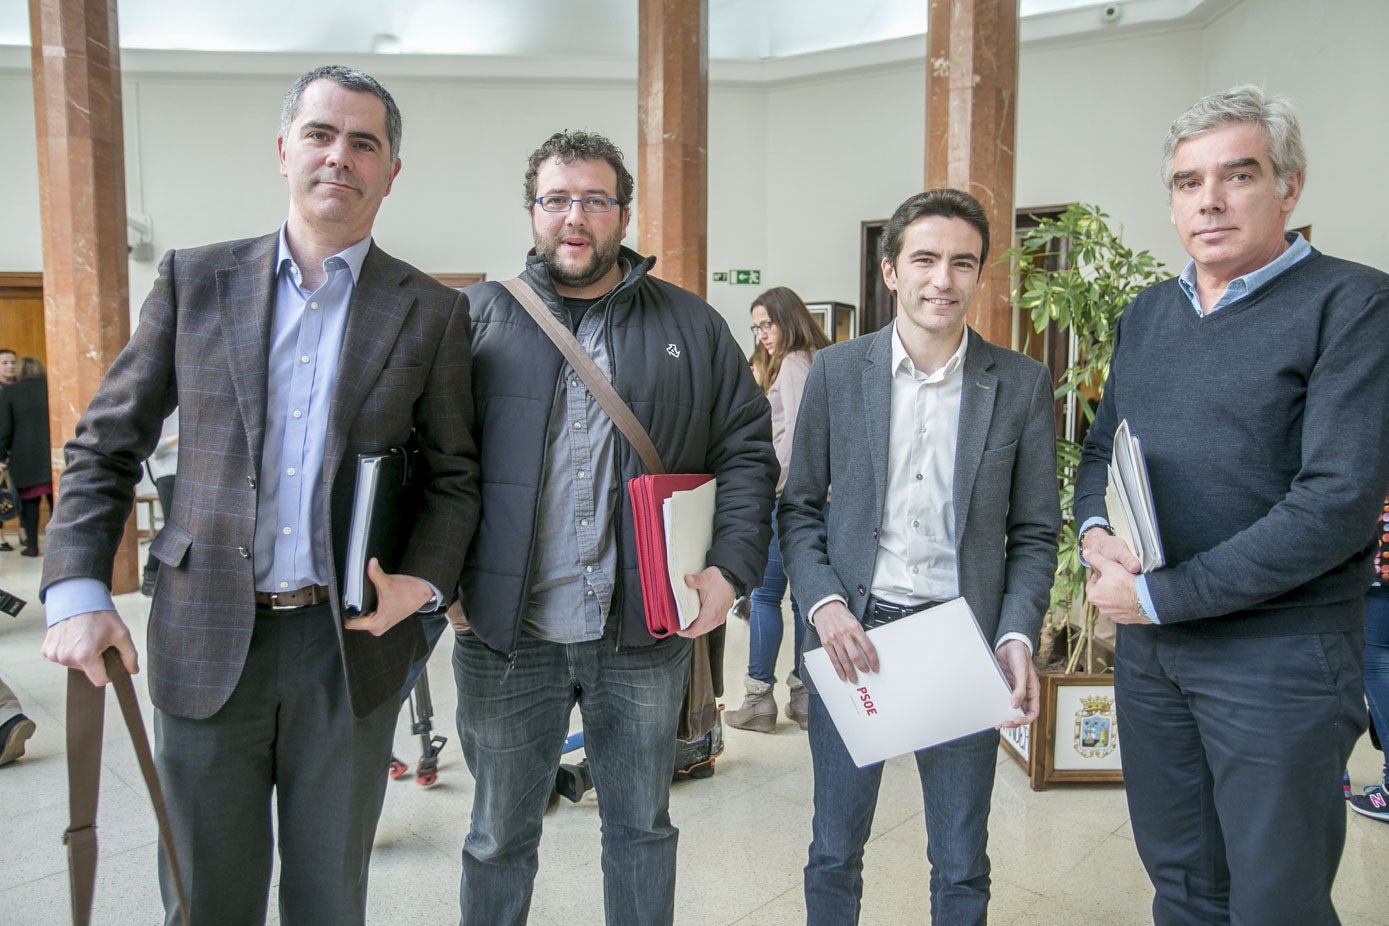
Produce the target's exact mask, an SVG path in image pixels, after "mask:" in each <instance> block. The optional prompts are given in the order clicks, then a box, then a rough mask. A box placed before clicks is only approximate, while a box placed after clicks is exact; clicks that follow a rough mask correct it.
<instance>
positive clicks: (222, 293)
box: [41, 234, 479, 719]
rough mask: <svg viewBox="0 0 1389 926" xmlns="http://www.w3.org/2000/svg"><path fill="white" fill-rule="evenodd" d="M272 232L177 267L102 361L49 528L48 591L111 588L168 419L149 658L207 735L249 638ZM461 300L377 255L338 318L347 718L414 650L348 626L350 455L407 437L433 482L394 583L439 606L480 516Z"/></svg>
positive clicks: (384, 696) (163, 270)
mask: <svg viewBox="0 0 1389 926" xmlns="http://www.w3.org/2000/svg"><path fill="white" fill-rule="evenodd" d="M277 241H278V237H277V234H270V235H267V236H265V237H261V238H254V239H247V240H243V241H233V242H224V243H220V244H213V245H208V246H205V247H200V248H193V249H189V250H180V251H170V252H169V253H168V254H166V255H165V257H164V259H163V261H162V262H161V264H160V267H159V278H158V280H157V281H156V282H155V284H154V288H153V290H152V291H151V292H150V294H149V296H148V297H147V298H146V299H145V303H144V306H143V307H142V309H141V312H140V323H139V325H138V326H137V328H136V330H135V332H134V334H133V336H132V337H131V340H130V343H129V344H128V345H127V346H126V347H125V349H124V350H123V351H122V352H121V354H120V356H119V357H118V358H117V359H116V362H115V363H114V364H112V366H111V369H110V370H109V371H108V372H107V374H106V377H105V379H104V380H103V381H102V384H101V387H100V389H99V390H98V391H97V394H96V396H95V397H94V398H93V399H92V402H91V405H90V406H89V407H88V409H87V411H86V413H85V414H84V415H83V416H82V419H81V421H79V422H78V425H77V430H76V436H75V437H74V439H73V440H72V441H70V442H69V443H68V445H67V447H66V448H65V456H66V469H65V471H64V472H63V475H62V479H61V482H60V485H59V489H60V492H59V499H60V501H59V503H58V505H57V511H56V512H55V516H54V518H53V521H52V523H51V524H50V525H49V528H48V550H47V554H46V558H45V562H44V574H43V588H42V591H41V594H44V593H46V591H47V588H48V586H50V585H51V584H52V583H54V582H56V581H58V580H60V579H65V578H69V577H73V576H87V577H92V578H96V579H100V580H101V581H103V582H105V583H107V585H108V586H109V585H110V583H111V573H112V559H113V557H114V555H115V551H116V546H117V544H118V543H119V541H120V537H121V532H122V528H123V525H124V524H125V522H126V520H127V519H128V518H129V516H130V510H131V507H132V504H133V494H134V486H135V484H136V482H138V481H139V478H140V471H141V464H142V463H143V461H144V460H145V458H146V457H147V456H148V455H149V453H150V452H151V451H152V450H153V449H154V446H155V444H156V442H157V441H158V438H159V431H160V426H161V424H162V422H163V420H164V418H165V417H167V415H168V414H169V413H170V412H171V411H172V410H173V409H174V407H175V406H177V407H178V409H179V417H180V437H179V458H178V479H177V481H176V483H175V489H174V498H173V510H172V511H171V512H169V517H168V520H167V523H166V524H165V525H164V528H163V530H161V531H160V533H159V535H158V537H157V538H156V539H155V541H154V543H153V544H152V545H151V548H150V555H151V556H154V557H155V558H157V559H158V560H159V561H160V563H161V566H160V578H159V585H158V588H157V590H156V593H155V596H154V601H153V603H152V605H151V609H150V619H149V639H148V643H147V645H146V652H147V657H148V658H147V662H148V672H149V689H150V696H151V699H152V700H153V701H154V703H155V705H156V706H157V707H159V708H160V709H161V710H163V711H165V712H167V713H170V714H174V715H177V716H181V717H189V718H193V719H203V718H206V717H210V716H211V715H212V714H214V713H216V712H217V710H218V709H219V708H221V706H222V705H223V704H224V703H225V702H226V700H227V698H228V697H229V696H230V694H231V692H232V689H233V688H234V687H235V686H236V683H237V680H238V679H239V678H240V675H241V669H242V666H243V665H244V663H245V659H246V652H247V648H248V646H249V645H250V640H251V630H252V626H253V624H254V622H255V603H254V597H253V594H254V591H255V577H254V572H255V567H254V558H253V556H252V546H253V542H254V535H255V518H256V500H257V498H256V485H257V482H258V480H259V477H260V472H259V470H260V461H261V450H262V441H263V438H264V433H265V407H266V398H267V397H266V377H267V364H268V360H267V358H268V354H269V340H270V322H271V312H272V309H273V305H274V298H275V275H276V269H277V268H276V267H275V256H276V252H277ZM469 331H470V323H469V319H468V303H467V299H466V298H465V297H463V296H462V295H461V294H460V293H458V292H457V291H455V290H452V289H449V288H447V287H445V286H443V285H442V284H439V283H437V282H435V281H433V280H431V279H430V278H428V277H427V276H425V275H424V274H422V273H420V272H419V271H417V270H415V269H414V268H413V267H411V266H409V265H408V264H405V263H402V262H401V261H398V260H396V259H395V258H393V257H390V256H389V255H387V254H386V253H385V252H384V251H382V250H381V249H380V248H378V247H376V245H375V244H373V245H372V246H371V249H370V250H369V251H368V253H367V256H366V259H365V261H364V262H363V264H362V269H361V274H360V278H359V280H358V281H357V285H356V288H355V290H354V292H353V295H352V302H351V306H350V308H349V311H348V322H347V330H346V333H345V335H344V342H343V345H342V353H341V360H340V364H339V368H338V376H337V379H336V382H335V384H334V391H333V397H332V401H331V403H330V410H329V424H328V430H327V434H326V435H325V436H324V438H323V439H324V441H325V444H324V448H325V451H324V462H323V480H324V483H325V485H327V486H329V487H330V492H329V496H328V498H329V504H328V505H327V506H326V508H327V509H328V510H327V512H326V513H325V519H326V521H327V523H323V524H318V525H315V526H314V540H315V542H317V543H330V544H331V545H332V548H333V550H332V552H333V555H332V556H331V557H329V560H330V561H331V562H332V563H334V564H335V565H334V569H333V573H334V574H333V575H332V576H331V578H330V581H329V583H328V585H329V588H330V590H331V593H332V594H331V600H332V603H333V611H334V614H335V616H336V617H337V619H338V620H337V626H338V637H339V646H340V649H341V653H342V659H343V665H344V669H345V672H346V676H347V685H348V690H349V692H350V696H351V702H352V709H353V712H354V713H355V714H356V715H357V716H358V717H364V716H366V715H367V714H368V713H370V712H371V710H372V709H373V708H375V707H377V706H379V705H380V704H383V703H384V702H385V701H387V700H389V699H391V698H395V697H398V696H399V693H400V689H401V687H402V685H403V684H404V681H405V676H406V672H407V670H408V669H409V666H410V664H411V663H412V662H413V661H414V660H415V659H416V658H418V657H419V656H421V655H423V653H424V638H423V634H422V632H421V630H420V626H419V621H418V620H414V619H410V620H406V621H402V622H401V623H400V624H399V625H397V626H396V627H394V628H392V629H391V630H390V631H389V632H388V633H386V634H384V635H383V636H381V637H374V636H372V635H371V634H369V633H366V632H359V631H346V630H344V629H343V626H342V614H341V593H340V589H339V581H338V576H337V574H336V572H337V564H340V563H341V562H342V561H343V558H344V554H345V548H346V534H347V528H348V524H349V522H350V519H351V500H352V491H353V487H354V484H355V479H356V466H355V461H356V457H357V454H359V453H364V452H372V451H379V450H384V449H386V448H388V447H391V446H393V445H398V444H403V443H405V442H406V441H407V440H408V439H409V438H410V437H411V433H412V431H413V433H414V435H415V440H416V441H417V443H418V446H419V448H420V462H421V467H422V470H423V475H424V478H425V480H426V482H425V488H424V492H423V501H422V503H421V508H420V510H419V512H418V516H417V518H416V522H415V526H414V529H413V532H412V534H411V537H410V540H409V544H408V546H407V548H406V552H405V555H404V557H403V559H402V562H401V565H400V570H399V571H400V572H401V573H402V574H406V575H413V576H418V577H420V578H422V579H425V580H427V581H429V582H431V583H433V584H434V586H435V588H438V589H440V590H441V591H443V592H444V593H445V594H447V593H448V591H449V590H451V589H452V588H453V587H454V585H455V584H456V582H457V579H458V574H459V572H460V571H461V569H462V565H463V555H464V552H465V551H466V550H467V547H468V543H469V541H470V539H471V538H472V534H473V529H474V528H475V527H476V524H477V519H478V510H479V505H478V490H477V451H476V448H475V446H474V443H473V437H472V420H473V399H472V390H471V361H470V353H469Z"/></svg>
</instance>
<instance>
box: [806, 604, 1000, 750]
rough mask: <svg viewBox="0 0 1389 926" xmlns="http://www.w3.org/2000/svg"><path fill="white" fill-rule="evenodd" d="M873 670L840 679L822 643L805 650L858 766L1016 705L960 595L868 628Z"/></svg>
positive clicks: (991, 720)
mask: <svg viewBox="0 0 1389 926" xmlns="http://www.w3.org/2000/svg"><path fill="white" fill-rule="evenodd" d="M868 639H869V640H870V641H871V642H872V643H873V646H874V647H875V648H876V649H877V651H878V671H877V672H862V671H860V672H859V673H858V681H856V682H845V681H841V680H840V678H839V676H838V675H836V674H835V671H834V666H833V664H831V663H830V657H829V654H828V653H826V652H825V651H824V650H823V649H813V650H810V651H809V652H807V653H806V654H805V667H806V670H807V671H809V672H810V678H811V680H812V681H814V683H815V691H816V692H817V693H818V694H819V695H820V698H821V699H822V700H823V701H824V702H825V709H826V710H828V711H829V715H830V719H832V720H833V721H834V727H835V729H836V730H838V731H839V737H840V739H842V740H843V741H844V745H845V747H847V748H848V750H849V755H850V756H851V757H852V758H853V760H854V763H855V764H857V765H858V767H859V768H863V767H864V766H866V765H872V764H873V763H874V762H882V761H883V760H884V759H890V758H892V757H893V756H899V755H902V754H903V753H908V752H915V751H916V750H918V749H924V748H926V747H927V746H935V745H937V744H939V743H946V742H949V741H950V740H954V739H959V738H960V737H962V736H968V735H970V734H971V733H978V732H979V731H981V730H987V729H989V728H990V727H996V726H998V725H999V724H1001V723H1006V722H1008V721H1011V720H1020V719H1021V718H1022V717H1023V716H1024V715H1023V712H1022V711H1020V710H1018V709H1017V708H1015V707H1013V700H1012V699H1013V695H1012V689H1011V688H1010V687H1009V686H1008V681H1007V680H1006V679H1005V678H1004V677H1003V670H1002V669H1000V668H999V667H998V660H997V659H996V658H995V657H994V653H993V647H992V646H990V645H989V643H988V641H986V640H985V639H984V634H983V633H982V632H981V631H980V630H979V624H978V623H976V622H975V620H974V612H972V611H971V610H970V608H969V605H968V604H966V603H965V600H964V599H963V598H956V599H955V600H954V601H947V602H946V603H945V604H943V605H938V606H936V607H934V608H930V609H928V610H925V611H921V612H919V613H917V614H913V615H910V616H909V617H904V618H902V619H900V620H896V621H893V622H892V623H890V624H883V625H881V626H879V627H874V628H873V629H871V630H869V631H868Z"/></svg>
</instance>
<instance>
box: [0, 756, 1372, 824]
mask: <svg viewBox="0 0 1389 926" xmlns="http://www.w3.org/2000/svg"><path fill="white" fill-rule="evenodd" d="M0 764H2V763H0ZM1350 809H1351V810H1353V811H1355V812H1356V813H1358V814H1361V815H1363V816H1366V817H1369V818H1370V819H1371V820H1382V821H1384V822H1385V823H1389V791H1386V790H1385V788H1384V786H1383V785H1367V786H1366V787H1365V793H1364V794H1352V795H1351V796H1350Z"/></svg>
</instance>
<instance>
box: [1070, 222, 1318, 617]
mask: <svg viewBox="0 0 1389 926" xmlns="http://www.w3.org/2000/svg"><path fill="white" fill-rule="evenodd" d="M1284 239H1285V240H1286V241H1287V242H1288V247H1287V248H1286V249H1285V250H1284V251H1283V253H1282V254H1279V255H1278V256H1277V257H1275V258H1274V259H1273V260H1271V261H1269V262H1268V263H1266V264H1264V265H1263V266H1262V267H1260V268H1259V269H1258V270H1251V271H1250V272H1249V273H1246V274H1245V275H1244V276H1242V277H1236V278H1235V279H1233V280H1231V281H1230V283H1229V285H1228V286H1226V287H1225V292H1224V293H1222V294H1221V296H1220V298H1219V299H1218V300H1216V303H1215V305H1213V306H1211V308H1210V311H1209V312H1205V313H1202V311H1201V298H1200V296H1199V295H1198V294H1197V292H1196V261H1194V260H1193V261H1188V262H1187V265H1186V267H1185V268H1184V269H1183V270H1182V272H1181V275H1180V276H1178V277H1177V285H1178V286H1180V287H1181V288H1182V292H1184V293H1186V297H1187V298H1188V299H1190V300H1191V307H1192V308H1193V309H1195V310H1196V314H1197V315H1202V314H1204V315H1210V314H1212V313H1213V312H1218V311H1220V310H1221V309H1223V308H1225V307H1226V306H1228V305H1231V304H1232V303H1235V302H1238V301H1239V300H1241V299H1245V298H1247V297H1249V296H1252V295H1253V294H1254V293H1255V292H1256V291H1257V290H1258V289H1260V288H1261V287H1262V286H1263V285H1264V284H1266V283H1268V282H1269V281H1270V280H1272V279H1273V278H1274V277H1276V276H1278V275H1279V274H1280V273H1282V272H1283V271H1285V270H1287V269H1288V268H1290V267H1292V266H1293V265H1294V264H1296V263H1297V262H1298V261H1301V260H1304V259H1306V258H1307V257H1309V256H1310V255H1311V253H1312V246H1311V245H1310V244H1308V243H1307V239H1306V238H1303V237H1302V236H1301V235H1299V234H1298V233H1297V232H1286V233H1285V234H1284ZM1108 523H1109V522H1108V521H1106V520H1105V519H1104V518H1089V519H1088V520H1086V522H1085V523H1084V524H1082V525H1081V526H1080V533H1078V534H1076V539H1077V540H1079V539H1080V538H1081V537H1084V536H1085V532H1086V531H1088V530H1089V529H1090V528H1092V527H1094V526H1096V525H1097V524H1104V525H1107V524H1108ZM1080 561H1081V562H1082V563H1085V557H1083V556H1082V557H1081V558H1080ZM1085 565H1086V566H1089V565H1090V564H1089V563H1085ZM1133 589H1134V591H1135V592H1137V593H1138V603H1139V604H1140V605H1141V607H1142V609H1143V613H1144V614H1146V615H1147V616H1148V617H1149V618H1151V619H1152V622H1153V623H1154V624H1161V623H1162V619H1161V618H1160V617H1159V616H1158V613H1157V608H1155V607H1154V606H1153V595H1152V592H1150V591H1149V590H1148V577H1147V576H1141V575H1140V576H1136V577H1135V578H1134V580H1133Z"/></svg>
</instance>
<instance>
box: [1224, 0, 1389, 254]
mask: <svg viewBox="0 0 1389 926" xmlns="http://www.w3.org/2000/svg"><path fill="white" fill-rule="evenodd" d="M1202 44H1203V55H1204V60H1205V73H1204V75H1203V82H1204V83H1203V86H1202V87H1201V88H1200V89H1201V92H1203V93H1206V92H1211V91H1215V90H1222V89H1224V88H1226V87H1229V86H1231V85H1233V84H1237V83H1253V84H1258V85H1260V86H1262V87H1263V88H1264V89H1265V90H1267V91H1269V92H1270V93H1277V94H1282V95H1286V96H1288V97H1290V98H1291V99H1292V101H1293V103H1294V104H1295V105H1296V107H1297V111H1298V119H1299V121H1300V122H1301V124H1302V137H1303V142H1304V143H1305V144H1306V146H1307V162H1308V168H1307V185H1306V188H1305V191H1304V192H1303V195H1302V199H1301V201H1300V202H1299V203H1298V207H1297V209H1296V210H1295V211H1294V212H1293V215H1292V224H1294V225H1307V224H1309V223H1310V224H1311V226H1312V243H1313V244H1314V245H1315V246H1316V247H1317V248H1318V249H1320V250H1322V251H1325V252H1326V253H1328V254H1332V255H1335V256H1336V257H1344V258H1347V259H1349V260H1355V261H1360V262H1361V263H1365V264H1369V265H1371V266H1373V267H1378V268H1380V269H1381V270H1389V105H1386V103H1385V93H1386V92H1387V91H1389V51H1387V50H1386V49H1387V48H1389V3H1386V2H1383V0H1258V2H1248V0H1246V2H1245V3H1242V4H1240V5H1238V6H1236V7H1234V8H1233V9H1231V10H1229V11H1228V12H1227V13H1225V15H1223V16H1221V17H1220V18H1219V19H1217V20H1216V21H1215V22H1214V23H1212V24H1211V26H1210V27H1209V28H1207V29H1206V30H1205V31H1204V34H1203V43H1202Z"/></svg>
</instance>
